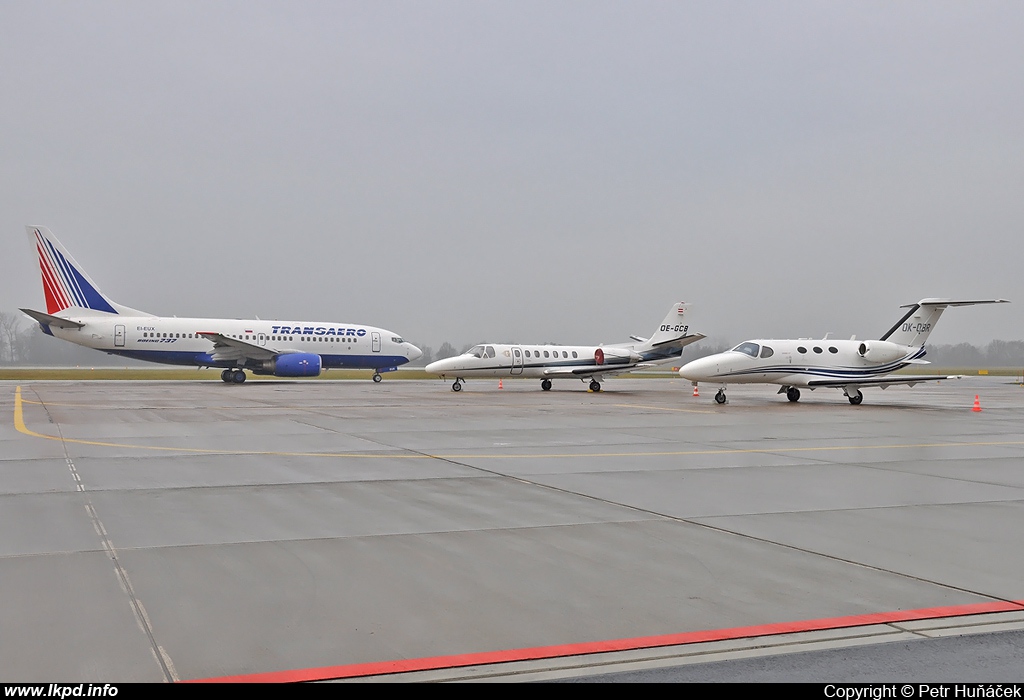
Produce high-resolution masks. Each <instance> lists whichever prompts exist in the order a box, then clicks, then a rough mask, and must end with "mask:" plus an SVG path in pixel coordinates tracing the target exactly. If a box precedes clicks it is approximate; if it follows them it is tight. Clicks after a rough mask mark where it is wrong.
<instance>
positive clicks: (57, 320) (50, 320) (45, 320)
mask: <svg viewBox="0 0 1024 700" xmlns="http://www.w3.org/2000/svg"><path fill="white" fill-rule="evenodd" d="M21 312H22V313H23V314H25V315H26V316H31V317H32V318H34V319H35V320H36V321H38V322H39V323H41V324H43V325H44V326H53V327H54V328H81V327H82V326H84V325H85V324H84V323H79V322H78V321H72V320H71V319H68V318H61V317H60V316H51V315H50V314H44V313H43V312H42V311H33V310H32V309H21Z"/></svg>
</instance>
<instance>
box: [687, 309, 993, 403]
mask: <svg viewBox="0 0 1024 700" xmlns="http://www.w3.org/2000/svg"><path fill="white" fill-rule="evenodd" d="M1002 303H1006V299H972V300H959V299H922V300H921V301H919V302H917V303H916V304H907V305H905V306H901V307H900V308H901V309H906V308H909V309H910V310H909V311H907V313H906V314H905V315H904V316H903V318H901V319H900V320H899V321H897V322H896V324H895V325H894V326H893V327H892V328H890V329H889V331H888V332H887V333H886V334H885V335H883V336H882V337H881V339H879V340H864V341H858V340H857V339H856V336H855V337H853V338H851V339H850V340H828V336H826V337H825V338H824V339H822V340H810V339H806V338H804V339H799V340H748V341H746V342H743V343H740V344H739V345H737V346H736V347H734V348H733V349H732V350H728V351H726V352H721V353H718V354H717V355H711V356H709V357H702V358H700V359H697V360H693V361H692V362H688V363H687V364H685V365H684V366H683V367H682V368H681V369H680V370H679V376H681V377H683V378H684V379H689V380H690V381H692V382H693V383H694V385H696V384H697V383H698V382H710V383H712V384H717V385H720V386H721V388H720V389H719V390H718V393H717V394H716V395H715V401H717V402H718V403H725V401H726V397H725V387H726V385H727V384H779V385H781V387H780V388H779V391H778V393H780V394H782V393H785V394H786V398H788V399H789V400H790V401H799V400H800V387H804V388H807V389H810V390H811V391H814V390H815V389H818V388H820V387H832V388H834V389H842V390H843V393H844V394H845V395H846V397H847V398H848V399H849V400H850V403H852V404H853V405H854V406H857V405H859V404H860V403H861V401H863V400H864V395H863V394H861V392H860V390H861V389H863V388H864V387H871V386H877V387H881V388H883V389H885V388H886V387H888V386H890V385H892V384H909V385H910V386H914V385H915V384H917V383H919V382H933V381H939V380H942V379H953V378H954V377H950V376H947V375H896V376H890V375H891V374H892V372H895V371H896V370H898V369H901V368H903V367H906V366H907V365H926V364H928V361H927V360H922V359H921V358H922V357H923V356H924V354H925V349H924V344H925V341H926V340H927V339H928V336H929V334H930V333H931V332H932V331H933V330H935V324H936V323H937V322H938V320H939V316H941V315H942V312H943V311H945V309H946V307H947V306H972V305H974V304H1002Z"/></svg>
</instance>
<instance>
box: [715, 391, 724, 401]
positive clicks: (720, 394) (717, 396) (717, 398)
mask: <svg viewBox="0 0 1024 700" xmlns="http://www.w3.org/2000/svg"><path fill="white" fill-rule="evenodd" d="M715 403H725V389H719V390H718V393H717V394H715Z"/></svg>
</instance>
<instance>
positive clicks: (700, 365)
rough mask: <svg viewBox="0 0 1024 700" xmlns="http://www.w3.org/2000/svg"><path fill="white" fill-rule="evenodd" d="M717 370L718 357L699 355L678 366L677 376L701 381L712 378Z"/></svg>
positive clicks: (692, 380)
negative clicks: (699, 356) (697, 357)
mask: <svg viewBox="0 0 1024 700" xmlns="http://www.w3.org/2000/svg"><path fill="white" fill-rule="evenodd" d="M717 372H718V358H716V357H715V356H711V357H701V358H699V359H696V360H693V361H691V362H687V363H686V364H685V365H683V366H682V367H680V368H679V376H680V377H682V378H683V379H689V380H690V381H691V382H703V381H707V380H709V379H712V378H713V377H714V376H715V374H717Z"/></svg>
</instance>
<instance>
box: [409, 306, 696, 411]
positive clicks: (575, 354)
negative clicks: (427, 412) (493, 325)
mask: <svg viewBox="0 0 1024 700" xmlns="http://www.w3.org/2000/svg"><path fill="white" fill-rule="evenodd" d="M689 310H690V304H687V303H686V302H682V301H681V302H679V303H678V304H673V305H672V308H671V309H670V310H669V312H668V315H667V316H666V317H665V320H663V321H662V322H661V324H660V325H659V326H658V329H657V330H656V331H655V333H654V335H652V336H651V337H650V338H641V337H638V336H630V337H631V338H632V339H633V340H634V341H636V342H634V343H632V344H617V345H529V344H512V345H510V344H500V343H483V344H480V345H474V346H473V347H472V348H470V349H469V350H468V351H467V352H464V353H462V354H461V355H458V356H456V357H448V358H445V359H443V360H438V361H437V362H431V363H430V364H429V365H427V372H430V373H431V374H437V375H440V376H441V377H442V378H445V377H454V378H455V383H454V384H452V391H462V382H463V380H464V379H466V378H467V377H532V378H536V379H540V388H541V389H543V390H544V391H548V390H550V389H551V380H552V379H562V378H572V379H579V380H581V381H583V382H586V381H587V380H590V390H591V391H601V380H602V379H604V378H605V377H610V376H613V375H615V374H621V373H623V372H629V371H632V370H634V369H639V368H642V367H652V366H655V365H661V364H665V363H667V362H671V361H673V360H675V359H677V358H678V357H679V356H680V355H682V353H683V348H684V347H685V346H687V345H689V344H690V343H694V342H696V341H698V340H700V339H701V338H703V337H704V336H703V335H702V334H700V333H691V332H690V325H689V319H688V318H687V316H688V314H689Z"/></svg>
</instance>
